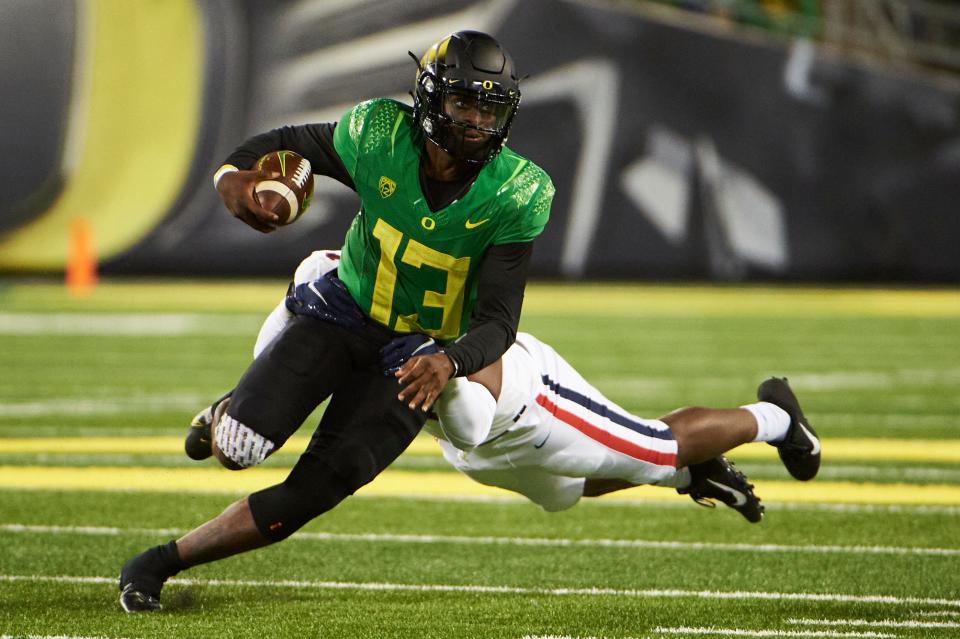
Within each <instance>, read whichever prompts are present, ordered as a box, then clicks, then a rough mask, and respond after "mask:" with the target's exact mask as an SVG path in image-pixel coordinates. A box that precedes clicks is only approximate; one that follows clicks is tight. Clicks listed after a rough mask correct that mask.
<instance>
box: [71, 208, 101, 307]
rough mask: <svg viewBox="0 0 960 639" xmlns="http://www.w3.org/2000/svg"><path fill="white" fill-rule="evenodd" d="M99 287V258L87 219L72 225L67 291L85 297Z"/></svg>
mask: <svg viewBox="0 0 960 639" xmlns="http://www.w3.org/2000/svg"><path fill="white" fill-rule="evenodd" d="M96 285H97V256H96V251H95V250H94V248H93V230H92V228H91V226H90V223H89V222H87V220H86V219H85V218H82V217H78V218H74V220H73V221H72V222H71V223H70V245H69V250H68V252H67V290H68V291H70V294H71V295H74V296H78V297H83V296H86V295H89V294H90V293H92V292H93V289H94V287H96Z"/></svg>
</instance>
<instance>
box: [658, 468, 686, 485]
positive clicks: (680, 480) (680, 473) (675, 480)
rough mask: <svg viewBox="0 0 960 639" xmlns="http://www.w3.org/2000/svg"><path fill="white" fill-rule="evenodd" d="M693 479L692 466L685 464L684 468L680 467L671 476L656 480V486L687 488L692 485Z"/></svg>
mask: <svg viewBox="0 0 960 639" xmlns="http://www.w3.org/2000/svg"><path fill="white" fill-rule="evenodd" d="M691 482H692V479H691V477H690V468H689V467H688V466H684V467H683V468H678V469H677V472H675V473H674V474H673V475H670V476H669V477H665V478H664V479H661V480H660V481H658V482H655V483H654V485H655V486H666V487H668V488H687V487H689V486H690V483H691Z"/></svg>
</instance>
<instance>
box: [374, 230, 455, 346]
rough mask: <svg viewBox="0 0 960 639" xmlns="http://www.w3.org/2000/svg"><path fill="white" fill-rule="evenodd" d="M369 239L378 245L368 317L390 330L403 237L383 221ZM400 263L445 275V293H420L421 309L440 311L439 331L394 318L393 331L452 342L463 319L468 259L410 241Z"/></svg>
mask: <svg viewBox="0 0 960 639" xmlns="http://www.w3.org/2000/svg"><path fill="white" fill-rule="evenodd" d="M373 236H374V237H375V238H377V240H379V242H380V264H379V265H378V266H377V281H376V282H375V283H374V286H373V302H372V304H371V306H370V317H371V318H373V319H375V320H377V321H378V322H380V323H381V324H384V325H385V326H390V315H391V314H392V313H393V293H394V289H395V288H396V286H397V261H396V259H397V252H398V251H399V250H400V244H401V243H402V242H403V233H401V232H400V231H398V230H397V229H395V228H393V227H392V226H391V225H390V224H388V223H387V222H385V221H384V220H383V218H380V219H378V220H377V223H376V225H375V226H374V227H373ZM400 261H401V262H403V263H404V264H409V265H410V266H412V267H414V268H423V267H424V266H429V267H432V268H435V269H438V270H441V271H444V272H445V273H446V274H447V286H446V290H445V291H444V292H442V293H440V292H437V291H424V293H423V300H422V304H423V306H424V307H433V308H439V309H441V310H442V313H443V314H442V320H441V324H440V328H439V329H428V328H423V327H422V326H420V324H419V323H418V319H419V318H418V316H417V314H416V313H414V314H413V315H398V316H397V321H396V324H395V325H394V327H393V328H394V329H395V330H397V331H400V332H417V333H425V334H427V335H430V336H431V337H438V338H441V339H452V338H454V337H456V336H457V335H459V334H460V319H461V317H462V316H463V296H464V285H465V284H466V281H467V273H468V271H469V269H470V258H469V257H459V258H457V257H453V256H452V255H447V254H446V253H441V252H440V251H435V250H434V249H432V248H430V247H429V246H425V245H424V244H421V243H420V242H418V241H416V240H414V239H411V240H410V241H409V242H407V247H406V248H405V249H404V251H403V255H402V256H401V258H400Z"/></svg>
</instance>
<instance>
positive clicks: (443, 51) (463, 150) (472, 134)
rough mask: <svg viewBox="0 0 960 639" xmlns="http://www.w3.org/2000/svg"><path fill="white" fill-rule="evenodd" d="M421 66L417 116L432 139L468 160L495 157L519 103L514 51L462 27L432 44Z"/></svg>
mask: <svg viewBox="0 0 960 639" xmlns="http://www.w3.org/2000/svg"><path fill="white" fill-rule="evenodd" d="M411 55H413V54H411ZM413 57H414V59H416V56H413ZM417 67H418V68H417V83H416V86H415V88H414V92H413V117H414V120H415V121H416V122H417V125H418V126H419V127H420V129H421V130H422V131H423V134H424V135H425V136H426V137H427V139H429V140H430V141H432V142H433V143H434V144H436V145H437V146H439V147H440V148H441V149H443V150H444V151H446V152H447V153H449V154H450V155H452V156H454V157H456V158H459V159H461V160H464V161H466V162H470V163H474V164H484V163H486V162H489V161H490V160H491V159H493V158H494V157H495V156H496V155H497V153H499V152H500V150H501V149H502V148H503V145H504V143H505V142H506V141H507V135H508V134H509V132H510V125H511V124H512V123H513V116H514V115H516V113H517V107H519V106H520V79H519V78H518V77H517V73H516V70H515V69H514V66H513V59H512V58H511V57H510V54H509V53H507V51H506V50H505V49H504V48H503V47H502V46H500V43H499V42H497V41H496V40H495V39H494V38H493V37H491V36H489V35H487V34H486V33H481V32H479V31H457V32H456V33H452V34H450V35H449V36H447V37H446V38H443V39H442V40H440V41H439V42H437V43H436V44H434V45H432V46H431V47H430V48H429V49H427V52H426V53H424V54H423V57H422V58H420V60H419V61H418V62H417Z"/></svg>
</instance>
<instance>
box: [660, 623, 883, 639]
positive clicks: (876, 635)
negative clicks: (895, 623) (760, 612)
mask: <svg viewBox="0 0 960 639" xmlns="http://www.w3.org/2000/svg"><path fill="white" fill-rule="evenodd" d="M654 632H656V633H658V634H663V635H720V636H723V637H850V638H851V639H855V638H856V639H859V638H861V637H863V638H870V639H895V637H896V636H897V635H891V634H884V633H880V632H835V631H833V630H744V629H741V628H690V627H687V626H679V627H675V628H673V627H671V628H665V627H663V626H658V627H656V628H654Z"/></svg>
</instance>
